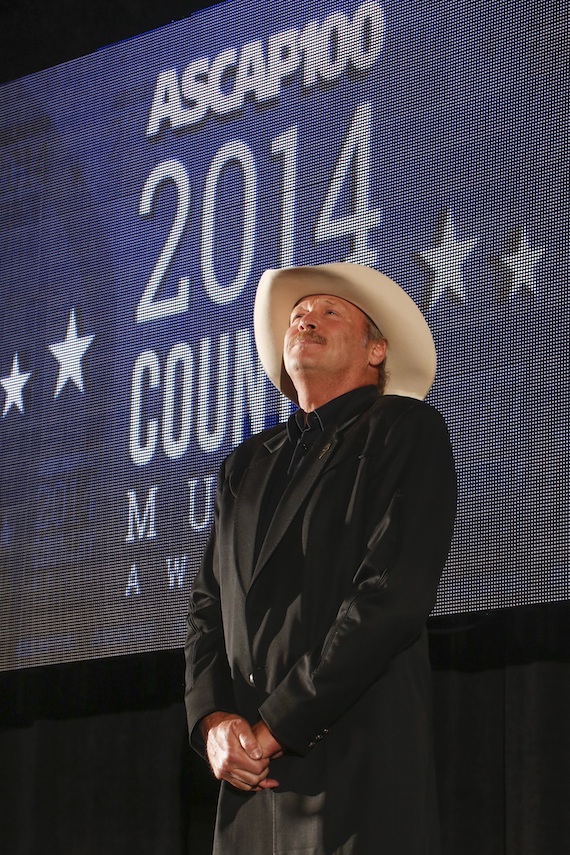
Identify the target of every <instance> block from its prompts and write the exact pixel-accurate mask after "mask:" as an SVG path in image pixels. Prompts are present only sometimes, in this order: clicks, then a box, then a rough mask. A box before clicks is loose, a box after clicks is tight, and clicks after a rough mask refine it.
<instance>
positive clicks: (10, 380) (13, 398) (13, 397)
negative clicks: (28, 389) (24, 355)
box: [0, 353, 32, 418]
mask: <svg viewBox="0 0 570 855" xmlns="http://www.w3.org/2000/svg"><path fill="white" fill-rule="evenodd" d="M31 376H32V372H31V371H23V372H21V371H20V363H19V361H18V354H17V353H15V354H14V359H13V360H12V370H11V371H10V374H9V376H8V377H2V378H0V383H2V385H3V386H4V389H5V390H6V400H5V401H4V412H3V413H2V418H4V416H6V415H7V414H8V412H9V410H10V408H11V407H12V404H14V406H16V407H18V409H19V410H20V412H21V413H23V412H24V398H23V396H22V392H23V390H24V386H25V385H26V383H27V382H28V380H29V379H30V377H31Z"/></svg>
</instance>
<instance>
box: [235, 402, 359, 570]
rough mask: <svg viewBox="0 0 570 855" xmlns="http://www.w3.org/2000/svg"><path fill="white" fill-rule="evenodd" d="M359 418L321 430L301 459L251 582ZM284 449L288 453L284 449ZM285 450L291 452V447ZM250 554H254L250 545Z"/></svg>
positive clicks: (265, 484)
mask: <svg viewBox="0 0 570 855" xmlns="http://www.w3.org/2000/svg"><path fill="white" fill-rule="evenodd" d="M358 418H359V416H356V417H353V418H351V419H350V420H349V421H347V422H346V423H345V424H343V425H341V426H340V427H332V428H330V429H328V430H324V431H323V433H322V436H321V437H319V439H318V441H317V442H316V443H315V444H314V446H313V447H312V448H311V450H310V452H309V455H308V457H307V459H305V460H304V461H302V462H301V465H300V467H299V468H298V469H297V471H296V472H295V474H294V475H293V477H292V478H291V480H290V482H289V484H288V485H287V488H286V490H285V492H284V494H283V497H282V499H281V501H280V502H279V504H278V505H277V508H276V511H275V514H274V515H273V519H272V521H271V523H270V524H269V528H268V530H267V535H266V537H265V540H264V541H263V544H262V546H261V549H260V552H259V556H258V559H257V562H256V565H255V567H254V569H253V575H252V577H251V582H253V581H254V580H255V579H256V578H257V576H258V575H259V574H260V573H261V571H262V570H263V567H264V566H265V564H267V561H268V560H269V559H270V557H271V555H272V554H273V552H274V551H275V549H276V548H277V546H278V544H279V542H280V541H281V539H282V538H283V536H284V535H285V533H286V532H287V529H288V528H289V526H290V525H291V523H292V522H293V519H294V517H295V514H296V513H297V512H298V510H299V508H300V506H301V505H302V504H303V502H304V501H305V499H306V497H307V495H308V493H309V491H310V490H311V489H312V488H313V486H314V485H315V483H316V481H317V480H318V479H319V477H320V476H321V474H322V473H323V471H325V469H327V468H328V467H329V466H330V465H331V463H332V461H333V460H334V459H336V460H337V461H338V459H339V453H340V446H341V444H342V439H343V433H344V431H346V429H347V428H348V427H350V426H351V425H353V424H354V423H355V422H356V421H358ZM285 452H286V453H287V449H286V450H285ZM288 452H289V453H291V449H290V447H289V449H288ZM266 486H267V480H265V482H264V487H263V489H264V490H265V487H266ZM258 518H259V516H256V517H255V519H258ZM251 554H252V555H253V549H252V553H251ZM250 566H251V565H250Z"/></svg>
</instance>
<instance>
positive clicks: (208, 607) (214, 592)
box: [184, 467, 236, 754]
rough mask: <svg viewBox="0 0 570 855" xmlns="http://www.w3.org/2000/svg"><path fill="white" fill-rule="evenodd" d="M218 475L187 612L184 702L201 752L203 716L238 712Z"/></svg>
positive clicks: (190, 731) (195, 742)
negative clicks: (223, 590) (229, 652)
mask: <svg viewBox="0 0 570 855" xmlns="http://www.w3.org/2000/svg"><path fill="white" fill-rule="evenodd" d="M222 482H223V467H222V469H221V470H220V474H219V476H218V489H217V491H216V504H215V509H214V526H213V529H212V532H211V534H210V538H209V540H208V544H207V546H206V550H205V552H204V557H203V560H202V567H201V570H200V572H199V573H198V576H197V577H196V580H195V582H194V586H193V588H192V596H191V598H190V608H189V612H188V619H187V620H188V631H187V636H186V644H185V647H184V653H185V658H186V690H185V697H184V699H185V704H186V717H187V721H188V732H189V734H190V742H191V744H192V745H193V747H194V748H195V749H196V750H197V751H198V752H199V753H201V754H204V753H205V748H204V744H203V740H202V737H201V734H200V731H199V728H198V727H197V726H196V725H197V724H198V722H199V721H200V719H201V718H203V717H204V716H205V715H208V714H209V713H212V712H215V711H223V712H236V704H235V699H234V695H233V689H232V680H231V674H230V668H229V664H228V661H227V656H226V650H225V644H224V632H223V625H222V615H221V609H220V589H219V560H218V549H217V539H216V531H217V522H218V519H219V494H220V484H221V483H222Z"/></svg>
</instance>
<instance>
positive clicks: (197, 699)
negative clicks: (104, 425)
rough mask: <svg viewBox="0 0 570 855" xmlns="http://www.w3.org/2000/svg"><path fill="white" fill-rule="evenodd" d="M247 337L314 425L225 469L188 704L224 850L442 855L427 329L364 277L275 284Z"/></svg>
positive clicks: (441, 436)
mask: <svg viewBox="0 0 570 855" xmlns="http://www.w3.org/2000/svg"><path fill="white" fill-rule="evenodd" d="M254 327H255V335H256V343H257V348H258V352H259V357H260V360H261V362H262V364H263V367H264V368H265V370H266V372H267V374H268V376H269V378H270V379H271V381H272V382H273V383H274V384H275V385H276V386H277V388H278V389H280V390H281V391H282V392H283V393H284V394H286V395H287V396H289V397H290V398H291V399H292V400H293V401H295V402H296V403H297V402H298V404H299V406H300V409H299V410H298V411H297V412H296V413H294V414H293V416H292V417H291V418H290V419H289V422H288V423H287V424H286V425H278V426H277V427H275V428H272V429H270V430H267V431H264V432H262V433H261V434H258V435H257V436H253V437H251V438H250V439H248V440H246V441H245V442H244V443H242V445H241V446H239V447H238V448H237V449H236V450H235V451H234V452H233V453H232V454H231V455H230V456H229V457H228V459H227V460H226V461H225V463H224V464H223V466H222V468H221V470H220V474H219V481H218V490H217V499H216V511H215V523H214V530H213V532H212V536H211V539H210V541H209V545H208V548H207V550H206V554H205V558H204V563H203V567H202V570H201V572H200V574H199V575H198V578H197V580H196V582H195V585H194V588H193V593H192V599H191V604H190V612H189V632H188V640H187V645H186V657H187V692H186V705H187V712H188V725H189V729H190V736H191V741H192V743H193V745H194V746H195V747H196V748H197V750H199V751H201V752H202V753H205V754H206V755H207V757H208V759H209V762H210V764H211V766H212V769H213V771H214V774H215V775H216V777H217V778H219V779H220V780H221V781H222V785H221V792H220V800H219V804H218V815H217V821H216V831H215V841H214V853H215V855H242V853H243V855H285V853H290V855H373V853H381V855H396V853H398V855H416V853H417V855H420V853H421V855H433V853H435V852H437V851H438V824H437V808H436V802H435V788H434V772H433V759H432V749H431V723H430V673H429V661H428V654H427V641H426V631H425V622H426V619H427V617H428V615H429V613H430V611H431V609H432V607H433V604H434V600H435V594H436V588H437V584H438V580H439V576H440V573H441V569H442V567H443V564H444V562H445V559H446V556H447V551H448V548H449V543H450V538H451V533H452V527H453V520H454V514H455V473H454V467H453V459H452V455H451V451H450V445H449V439H448V434H447V430H446V427H445V424H444V422H443V419H442V418H441V416H440V415H439V414H438V413H437V412H436V411H435V410H434V409H433V408H431V407H430V406H428V405H427V404H425V403H424V402H423V398H424V397H425V395H426V394H427V392H428V390H429V388H430V386H431V383H432V382H433V377H434V374H435V350H434V346H433V340H432V337H431V333H430V331H429V329H428V327H427V325H426V323H425V321H424V319H423V316H422V315H421V313H420V311H419V310H418V308H417V307H416V305H415V304H414V303H413V301H412V300H411V299H410V298H409V297H408V296H407V295H406V294H405V292H404V291H403V290H402V289H401V288H399V287H398V285H396V283H394V282H392V281H391V280H390V279H388V278H387V277H386V276H383V275H382V274H381V273H378V272H376V271H374V270H371V269H369V268H365V267H361V266H357V265H352V264H328V265H322V266H318V267H306V268H286V269H282V270H270V271H266V272H265V273H264V275H263V276H262V278H261V281H260V283H259V287H258V291H257V295H256V302H255V310H254ZM380 331H381V332H380Z"/></svg>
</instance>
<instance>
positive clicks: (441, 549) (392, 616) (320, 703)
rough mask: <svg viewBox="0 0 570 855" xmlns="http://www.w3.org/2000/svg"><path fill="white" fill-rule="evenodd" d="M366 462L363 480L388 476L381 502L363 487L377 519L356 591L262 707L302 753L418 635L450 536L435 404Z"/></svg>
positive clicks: (446, 455) (411, 414) (448, 465)
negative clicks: (320, 640) (387, 500)
mask: <svg viewBox="0 0 570 855" xmlns="http://www.w3.org/2000/svg"><path fill="white" fill-rule="evenodd" d="M369 445H370V444H369ZM361 464H362V465H363V466H366V467H369V470H368V474H367V476H366V477H367V479H370V478H371V477H372V478H374V477H378V478H380V477H381V478H382V489H380V487H379V488H378V490H377V491H376V493H377V494H378V495H380V494H382V496H383V498H382V507H380V506H379V505H376V506H375V502H374V498H373V497H374V495H375V492H374V488H373V487H372V489H371V490H368V491H367V495H371V496H372V498H371V499H370V501H369V511H370V513H371V514H372V515H373V517H374V515H376V519H375V520H374V519H373V520H372V522H373V524H372V525H371V526H370V530H371V532H372V533H371V535H370V537H369V538H368V542H367V544H366V546H365V554H364V557H363V560H362V562H361V564H360V566H359V567H358V568H357V569H356V572H355V574H354V576H353V590H352V591H351V594H350V596H348V597H347V598H346V599H345V600H344V602H343V603H342V605H341V607H340V608H339V610H338V613H337V616H336V619H335V621H334V623H333V625H332V626H331V627H330V630H329V632H328V633H327V635H326V638H325V639H324V643H323V644H322V645H319V646H318V647H316V648H314V649H312V650H310V651H309V652H307V653H306V654H305V655H303V656H302V657H301V658H300V659H299V660H298V661H297V662H296V663H295V665H294V666H293V668H292V669H291V670H290V671H289V673H288V674H287V676H286V677H285V678H284V679H283V680H282V681H281V683H280V684H279V685H278V686H277V687H276V688H275V689H274V690H273V691H272V693H271V694H270V696H269V697H268V698H267V699H266V700H265V701H264V703H263V704H262V706H261V707H260V714H261V716H262V718H263V719H264V721H265V722H266V723H267V725H268V727H269V728H270V730H271V731H272V732H273V734H274V735H275V736H276V738H277V739H278V740H279V741H280V742H281V743H282V744H283V745H285V746H287V747H288V748H290V749H292V750H293V751H295V752H296V753H298V754H301V755H305V754H307V753H308V751H309V750H310V748H311V747H312V746H313V744H314V741H315V739H320V738H321V736H322V735H323V734H325V733H327V732H328V728H329V727H330V726H331V725H332V724H334V722H335V721H336V720H337V719H338V718H340V716H341V715H342V714H343V713H344V712H345V711H347V710H348V709H349V708H350V707H351V706H352V705H353V704H354V703H356V701H357V700H358V699H359V698H360V697H361V695H362V694H363V693H364V692H365V691H366V690H367V689H368V688H369V687H370V686H371V685H372V684H373V683H375V682H376V681H377V680H378V679H380V678H381V676H382V674H383V673H384V672H385V671H386V670H387V669H388V668H389V667H390V664H391V662H392V660H393V659H394V658H395V657H396V656H398V654H399V653H401V652H402V651H404V650H405V649H406V648H407V647H409V646H410V645H411V644H413V642H414V641H416V639H417V638H418V637H419V636H420V634H421V633H422V631H423V628H424V626H425V622H426V620H427V618H428V616H429V613H430V611H431V610H432V608H433V605H434V602H435V597H436V591H437V585H438V581H439V577H440V575H441V571H442V568H443V565H444V563H445V560H446V557H447V553H448V550H449V545H450V541H451V535H452V531H453V522H454V519H455V506H456V479H455V469H454V464H453V457H452V453H451V447H450V442H449V436H448V432H447V428H446V425H445V422H444V421H443V419H442V417H441V416H440V414H439V413H438V412H437V411H436V410H434V409H433V408H431V407H429V406H427V405H425V404H420V405H416V406H411V407H410V408H409V409H408V410H406V411H405V412H404V413H403V415H401V416H400V417H399V418H398V419H397V420H396V422H395V424H394V425H393V426H392V427H391V429H390V430H389V432H388V434H387V435H386V440H385V443H384V445H383V447H382V448H380V449H375V448H374V446H373V444H372V445H370V452H369V453H368V454H367V453H366V452H365V455H364V457H363V459H362V460H361ZM387 482H389V483H388V491H389V493H388V495H389V496H391V499H390V501H389V503H388V504H387V505H386V489H385V487H386V484H387ZM368 483H369V484H370V481H368ZM367 513H368V510H367Z"/></svg>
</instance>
